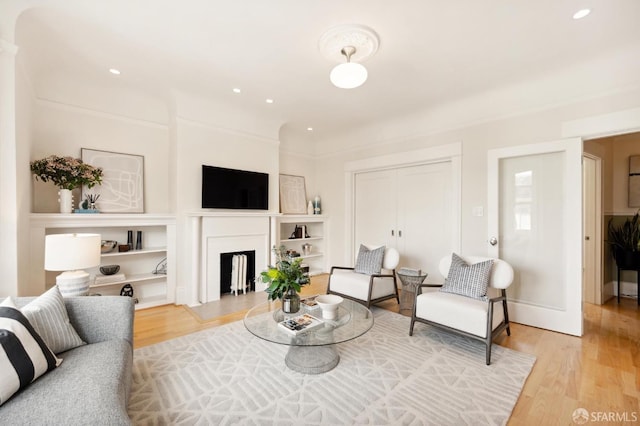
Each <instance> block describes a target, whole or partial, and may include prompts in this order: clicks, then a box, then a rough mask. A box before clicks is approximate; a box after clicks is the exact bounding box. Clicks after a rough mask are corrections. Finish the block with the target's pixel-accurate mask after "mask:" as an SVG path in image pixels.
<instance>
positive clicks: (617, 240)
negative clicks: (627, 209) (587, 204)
mask: <svg viewBox="0 0 640 426" xmlns="http://www.w3.org/2000/svg"><path fill="white" fill-rule="evenodd" d="M608 243H609V244H611V245H612V246H613V247H614V248H619V249H621V250H625V251H640V210H638V212H636V214H635V215H633V217H631V218H627V219H626V220H625V221H624V223H621V224H619V225H614V224H613V219H611V220H609V240H608Z"/></svg>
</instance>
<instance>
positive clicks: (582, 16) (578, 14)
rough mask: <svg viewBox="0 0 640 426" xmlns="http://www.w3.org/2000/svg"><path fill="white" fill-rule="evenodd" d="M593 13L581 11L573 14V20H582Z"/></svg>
mask: <svg viewBox="0 0 640 426" xmlns="http://www.w3.org/2000/svg"><path fill="white" fill-rule="evenodd" d="M590 13H591V9H581V10H579V11H577V12H576V13H574V14H573V19H582V18H584V17H585V16H587V15H588V14H590Z"/></svg>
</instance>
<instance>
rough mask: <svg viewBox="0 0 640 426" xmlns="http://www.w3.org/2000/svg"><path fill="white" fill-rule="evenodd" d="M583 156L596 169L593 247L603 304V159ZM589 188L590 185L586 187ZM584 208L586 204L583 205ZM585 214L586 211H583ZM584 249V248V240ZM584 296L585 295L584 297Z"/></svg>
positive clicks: (598, 293) (596, 281)
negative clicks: (590, 161)
mask: <svg viewBox="0 0 640 426" xmlns="http://www.w3.org/2000/svg"><path fill="white" fill-rule="evenodd" d="M582 156H583V157H586V158H588V159H589V160H592V161H594V166H595V167H594V171H595V176H594V178H595V185H594V187H593V188H591V190H592V191H593V198H594V204H595V205H596V211H595V212H594V214H595V217H594V221H595V232H594V235H593V237H592V238H593V239H594V240H593V247H594V251H595V253H594V258H595V259H596V262H595V268H594V269H595V270H594V275H595V279H594V286H595V304H596V305H602V303H603V301H604V296H603V294H604V286H603V283H604V275H603V273H604V271H603V268H602V260H603V253H604V252H603V249H602V248H603V244H604V241H603V237H602V159H601V158H600V157H598V156H596V155H593V154H590V153H588V152H583V153H582ZM582 185H583V186H584V185H585V182H582ZM586 188H588V187H586ZM582 208H583V210H584V209H585V206H584V204H583V206H582ZM583 215H584V212H583ZM583 250H584V240H583ZM583 298H584V297H583Z"/></svg>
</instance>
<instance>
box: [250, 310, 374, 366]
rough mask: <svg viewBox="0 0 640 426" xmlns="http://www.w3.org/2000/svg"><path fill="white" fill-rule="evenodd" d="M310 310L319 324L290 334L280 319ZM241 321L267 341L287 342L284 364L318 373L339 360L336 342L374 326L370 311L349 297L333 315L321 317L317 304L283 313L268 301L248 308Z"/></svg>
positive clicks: (344, 340)
mask: <svg viewBox="0 0 640 426" xmlns="http://www.w3.org/2000/svg"><path fill="white" fill-rule="evenodd" d="M303 314H309V315H311V316H313V317H316V318H318V319H320V320H322V321H323V324H321V325H320V326H318V327H316V328H313V329H310V330H308V331H304V332H302V333H300V334H297V335H293V334H290V332H288V331H286V330H284V329H283V328H282V327H281V326H280V325H278V323H279V322H281V321H284V320H285V319H287V318H290V317H296V316H298V315H303ZM244 325H245V327H246V328H247V330H249V332H250V333H251V334H253V335H254V336H257V337H259V338H261V339H264V340H266V341H269V342H272V343H277V344H280V345H287V346H289V351H288V352H287V356H286V357H285V364H286V365H287V367H289V368H290V369H292V370H294V371H298V372H300V373H305V374H320V373H325V372H327V371H329V370H331V369H333V368H334V367H335V366H336V365H338V363H339V362H340V355H339V354H338V350H337V349H336V344H338V343H343V342H346V341H348V340H352V339H355V338H356V337H359V336H362V335H363V334H365V333H366V332H367V331H369V330H370V329H371V327H372V326H373V314H372V313H371V311H370V310H369V309H367V308H366V307H365V306H363V305H361V304H359V303H356V302H353V301H351V300H348V299H344V301H343V302H342V303H341V304H340V306H339V308H338V313H337V316H336V318H335V319H331V320H329V319H324V318H322V311H321V310H320V308H315V309H311V310H309V309H307V308H302V307H301V308H300V311H299V312H297V313H296V314H284V313H283V312H282V309H281V303H280V301H277V302H273V301H269V302H266V303H262V304H260V305H257V306H255V307H253V308H251V309H250V310H249V312H247V314H246V315H245V317H244Z"/></svg>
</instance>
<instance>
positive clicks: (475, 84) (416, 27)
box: [12, 0, 640, 135]
mask: <svg viewBox="0 0 640 426" xmlns="http://www.w3.org/2000/svg"><path fill="white" fill-rule="evenodd" d="M12 1H18V0H12ZM28 3H29V4H35V5H37V7H35V8H33V9H30V10H27V11H26V12H24V13H23V14H22V16H21V18H20V20H19V21H18V25H17V31H16V32H17V38H16V43H17V44H18V46H19V47H20V54H21V55H23V57H24V60H25V63H26V64H27V66H26V67H27V69H28V72H29V74H30V75H31V78H32V79H33V80H38V79H44V78H46V76H47V74H51V73H55V74H57V75H58V76H60V75H62V76H65V78H68V79H69V81H79V80H80V79H82V80H85V81H87V82H91V84H95V85H99V86H100V87H106V88H111V87H113V88H114V90H115V89H122V88H127V87H129V88H130V87H135V88H136V90H139V91H141V92H143V93H145V94H150V95H153V96H156V97H160V98H163V99H169V97H170V93H171V91H172V90H179V91H184V92H187V93H193V94H197V95H200V96H204V97H207V98H212V99H215V100H217V101H218V102H221V103H224V104H229V105H231V106H233V107H235V108H241V109H243V110H245V111H247V112H250V113H255V114H257V115H259V116H261V117H265V118H268V119H273V120H279V121H280V122H281V123H283V124H287V125H288V126H290V127H293V128H300V129H306V128H307V127H309V126H312V127H313V128H314V129H315V130H314V132H320V133H321V134H325V135H326V134H328V133H329V132H338V131H342V130H344V129H346V128H349V127H352V126H360V125H364V124H367V123H371V122H377V121H380V120H382V119H386V118H389V117H394V116H401V115H403V114H407V113H409V112H413V111H416V110H421V109H429V108H433V107H434V106H437V105H439V104H442V103H444V102H445V101H446V102H451V101H456V100H460V99H465V98H468V97H473V96H477V95H478V94H481V93H483V92H488V91H491V90H495V89H496V88H499V87H501V86H504V85H514V84H519V83H521V82H523V81H527V80H530V79H540V78H542V77H544V76H546V75H549V74H552V73H555V72H559V71H562V70H566V69H567V68H568V67H572V66H575V65H576V64H580V63H588V62H590V61H593V60H594V59H597V58H599V57H603V56H604V55H610V54H611V52H613V51H616V50H620V49H629V47H630V46H634V45H638V43H639V42H640V24H639V22H640V19H639V18H640V1H639V0H512V1H507V0H402V1H400V0H398V1H394V2H392V1H389V0H233V1H231V0H181V1H178V0H110V1H99V0H49V1H47V0H43V1H37V0H36V1H30V2H28ZM25 4H27V2H25ZM583 7H591V8H592V9H593V11H592V13H591V15H589V16H587V17H586V18H584V19H582V20H579V21H575V20H573V19H572V15H573V13H574V12H576V11H577V10H579V9H581V8H583ZM347 23H354V24H362V25H366V26H368V27H370V28H372V29H373V30H375V31H376V32H377V34H378V35H379V38H380V46H379V49H378V51H377V53H376V54H375V55H374V56H373V57H371V58H369V59H368V60H367V61H366V62H364V65H365V66H366V67H367V68H368V71H369V80H368V81H367V82H366V83H365V84H364V85H363V86H361V87H360V88H357V89H352V90H343V89H338V88H335V87H333V86H332V85H331V83H330V82H329V72H330V70H331V68H332V67H333V66H334V65H336V64H335V63H331V62H330V61H328V60H327V59H325V57H324V56H323V55H322V54H321V53H320V51H319V50H318V40H319V39H320V37H321V36H322V34H323V33H324V32H325V31H326V30H328V29H329V28H331V27H333V26H336V25H340V24H347ZM612 66H615V64H612ZM112 67H113V68H118V69H119V70H121V72H122V74H121V75H120V76H118V77H115V76H113V75H111V74H109V72H108V69H109V68H112ZM36 86H37V85H36ZM234 87H239V88H241V89H242V93H241V94H234V93H233V92H232V88H234ZM266 98H273V99H274V100H275V103H274V104H272V105H267V104H266V103H265V99H266Z"/></svg>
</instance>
